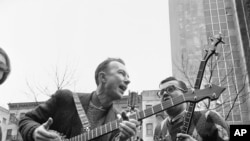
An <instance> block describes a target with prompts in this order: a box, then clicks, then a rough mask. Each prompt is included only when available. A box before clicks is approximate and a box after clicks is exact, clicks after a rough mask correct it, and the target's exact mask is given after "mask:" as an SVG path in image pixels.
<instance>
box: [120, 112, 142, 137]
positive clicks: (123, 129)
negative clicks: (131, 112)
mask: <svg viewBox="0 0 250 141" xmlns="http://www.w3.org/2000/svg"><path fill="white" fill-rule="evenodd" d="M122 118H123V121H122V122H121V123H120V124H119V130H120V133H119V135H118V138H119V141H126V140H127V139H129V138H131V137H132V136H135V135H136V134H137V127H138V126H139V122H138V121H137V120H135V119H129V117H128V116H127V115H126V114H125V113H124V112H123V113H122Z"/></svg>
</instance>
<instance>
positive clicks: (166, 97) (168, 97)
mask: <svg viewBox="0 0 250 141" xmlns="http://www.w3.org/2000/svg"><path fill="white" fill-rule="evenodd" d="M169 99H171V97H170V96H165V97H163V100H164V101H167V100H169Z"/></svg>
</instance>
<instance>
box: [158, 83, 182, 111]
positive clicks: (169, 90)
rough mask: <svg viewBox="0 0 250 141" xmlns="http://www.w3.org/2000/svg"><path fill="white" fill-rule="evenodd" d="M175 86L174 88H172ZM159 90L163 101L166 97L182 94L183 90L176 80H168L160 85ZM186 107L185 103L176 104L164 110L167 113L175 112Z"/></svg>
mask: <svg viewBox="0 0 250 141" xmlns="http://www.w3.org/2000/svg"><path fill="white" fill-rule="evenodd" d="M173 87H175V88H173ZM160 90H161V92H162V95H161V100H162V101H165V100H168V99H170V98H171V99H173V98H175V97H178V96H181V95H183V94H184V93H183V90H181V87H180V85H179V82H178V81H176V80H172V81H168V82H165V83H163V84H161V85H160ZM185 108H186V105H185V103H184V104H180V105H177V106H175V107H172V108H169V109H167V110H166V112H167V113H168V114H173V113H176V112H180V111H182V110H184V109H185Z"/></svg>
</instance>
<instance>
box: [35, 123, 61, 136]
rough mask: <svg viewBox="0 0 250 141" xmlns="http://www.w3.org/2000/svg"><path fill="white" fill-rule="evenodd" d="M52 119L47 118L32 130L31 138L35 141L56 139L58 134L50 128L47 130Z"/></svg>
mask: <svg viewBox="0 0 250 141" xmlns="http://www.w3.org/2000/svg"><path fill="white" fill-rule="evenodd" d="M52 123H53V120H52V118H49V119H48V120H47V121H46V122H45V123H43V124H42V125H41V126H39V127H38V128H36V129H35V131H34V132H33V138H34V140H35V141H50V140H56V139H58V138H59V135H58V134H56V133H55V132H53V131H52V130H48V129H49V127H50V126H51V125H52Z"/></svg>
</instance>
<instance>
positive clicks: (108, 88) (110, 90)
mask: <svg viewBox="0 0 250 141" xmlns="http://www.w3.org/2000/svg"><path fill="white" fill-rule="evenodd" d="M105 80H106V81H105V84H104V87H105V92H106V93H107V95H108V96H109V97H110V98H111V99H113V100H117V99H121V98H122V96H123V94H124V92H125V91H126V89H127V87H128V84H129V83H130V80H129V75H128V73H127V70H126V68H125V66H124V65H123V64H122V63H120V62H117V61H112V62H110V63H109V65H108V68H107V70H106V72H105Z"/></svg>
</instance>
